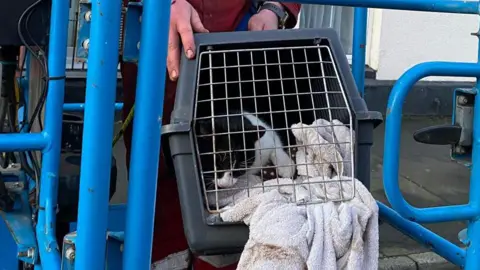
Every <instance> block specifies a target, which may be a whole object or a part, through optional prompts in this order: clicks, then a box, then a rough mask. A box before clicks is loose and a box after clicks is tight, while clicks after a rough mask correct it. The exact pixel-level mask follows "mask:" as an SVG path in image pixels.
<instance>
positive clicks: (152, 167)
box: [89, 0, 171, 269]
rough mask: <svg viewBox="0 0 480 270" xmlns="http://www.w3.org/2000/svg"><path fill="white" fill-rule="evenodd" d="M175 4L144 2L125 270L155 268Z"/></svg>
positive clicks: (154, 0)
mask: <svg viewBox="0 0 480 270" xmlns="http://www.w3.org/2000/svg"><path fill="white" fill-rule="evenodd" d="M170 4H171V1H170V0H144V1H143V15H142V36H141V40H140V55H139V72H138V84H137V92H136V98H135V100H136V104H138V106H137V107H136V108H135V116H134V122H133V138H132V154H131V159H130V160H131V161H130V175H129V178H130V181H129V185H128V205H127V221H126V231H125V249H124V256H123V268H124V269H150V265H151V251H152V239H153V225H154V215H155V199H156V190H157V177H158V162H159V156H160V128H161V125H162V113H163V98H164V82H165V77H166V63H167V43H168V29H169V23H170ZM89 68H90V66H89ZM159 82H160V85H161V86H160V87H158V86H159ZM153 85H155V86H157V87H152V86H153ZM127 162H128V161H127Z"/></svg>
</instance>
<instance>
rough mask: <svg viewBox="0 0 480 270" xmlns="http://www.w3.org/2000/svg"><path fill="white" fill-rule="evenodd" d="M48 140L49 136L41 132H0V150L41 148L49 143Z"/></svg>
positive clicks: (13, 150)
mask: <svg viewBox="0 0 480 270" xmlns="http://www.w3.org/2000/svg"><path fill="white" fill-rule="evenodd" d="M49 141H50V140H49V137H48V136H47V134H46V133H43V132H42V133H29V134H27V133H10V134H0V151H7V152H16V151H27V150H43V149H44V148H46V147H47V146H48V145H49Z"/></svg>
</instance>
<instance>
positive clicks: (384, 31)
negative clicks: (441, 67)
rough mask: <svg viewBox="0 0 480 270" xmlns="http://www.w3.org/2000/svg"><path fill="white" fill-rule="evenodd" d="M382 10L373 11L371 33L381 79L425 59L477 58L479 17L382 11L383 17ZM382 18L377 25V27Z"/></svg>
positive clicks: (394, 76)
mask: <svg viewBox="0 0 480 270" xmlns="http://www.w3.org/2000/svg"><path fill="white" fill-rule="evenodd" d="M378 11H379V10H373V11H371V12H370V14H369V15H370V16H369V17H371V18H370V20H369V24H370V25H371V27H370V29H369V30H370V31H373V33H372V32H370V33H369V42H370V44H368V48H370V51H369V55H367V57H368V58H367V59H368V61H370V62H373V65H374V66H373V68H375V69H377V79H378V80H396V79H398V77H399V76H400V75H402V74H403V73H404V72H405V71H406V70H407V69H408V68H410V67H412V66H414V65H415V64H418V63H421V62H425V61H457V62H458V61H462V62H475V61H476V57H477V42H478V40H477V37H475V36H472V35H471V33H472V32H476V31H477V30H478V16H475V15H459V14H442V13H429V12H413V11H397V10H381V11H380V14H381V15H380V16H381V18H380V19H379V13H378ZM376 12H377V14H376V16H375V15H374V13H376ZM372 15H373V16H372ZM372 20H373V22H372ZM379 21H380V23H377V27H375V26H373V24H375V23H376V22H379ZM378 24H380V25H381V26H378ZM375 29H376V30H375ZM379 31H380V33H378V32H379ZM375 37H376V38H375ZM372 59H373V61H372ZM375 60H376V61H375ZM427 80H463V81H465V80H469V81H470V80H473V79H472V78H436V77H429V78H427Z"/></svg>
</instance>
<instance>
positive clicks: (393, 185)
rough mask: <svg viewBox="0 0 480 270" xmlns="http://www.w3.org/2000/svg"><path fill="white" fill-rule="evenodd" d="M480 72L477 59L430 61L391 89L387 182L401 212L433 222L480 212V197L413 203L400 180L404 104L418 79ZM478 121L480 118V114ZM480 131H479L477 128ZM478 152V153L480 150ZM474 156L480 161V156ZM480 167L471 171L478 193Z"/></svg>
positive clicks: (385, 161) (390, 197)
mask: <svg viewBox="0 0 480 270" xmlns="http://www.w3.org/2000/svg"><path fill="white" fill-rule="evenodd" d="M478 75H480V65H479V64H476V63H450V62H427V63H422V64H418V65H416V66H414V67H412V68H411V69H409V70H408V71H407V72H405V73H404V74H403V75H402V76H401V77H400V78H399V79H398V80H397V82H396V83H395V86H394V87H393V89H392V91H391V93H390V97H389V100H388V106H387V113H386V124H385V149H384V155H383V157H384V158H383V177H384V179H383V183H384V187H385V193H386V195H387V198H388V200H389V202H390V203H391V205H392V207H393V209H395V210H396V211H397V212H398V213H399V214H400V215H401V216H403V217H405V218H407V219H409V220H412V221H416V222H420V223H433V222H446V221H454V220H468V219H472V218H475V217H478V216H479V215H480V207H479V201H477V200H479V199H478V198H477V199H475V200H474V201H473V204H472V203H471V204H469V205H455V206H442V207H433V208H425V209H420V208H416V207H413V206H411V205H410V204H408V203H407V202H406V201H405V199H404V198H403V196H402V194H401V191H400V186H399V182H398V174H399V157H400V130H401V128H402V127H401V124H402V106H403V103H404V101H405V98H406V96H407V94H408V92H409V91H410V89H411V88H412V87H413V85H414V84H415V83H416V82H417V81H419V80H420V79H422V78H425V77H428V76H452V77H476V76H478ZM479 104H480V103H479ZM476 107H477V106H476ZM479 109H480V108H479ZM479 109H476V110H479ZM479 115H480V114H479ZM476 121H480V120H479V119H478V117H477V119H476ZM479 125H480V122H479ZM477 132H479V131H478V130H477ZM477 135H478V134H477ZM479 136H480V135H479ZM476 138H477V139H476V140H477V141H476V142H475V146H478V144H479V143H480V142H478V140H479V139H480V137H476ZM477 152H478V151H477ZM477 152H476V153H475V155H479V154H480V153H477ZM474 158H476V159H477V160H479V162H480V159H478V158H479V157H478V156H475V157H474ZM479 169H480V168H479V167H477V169H472V174H471V175H472V178H471V182H472V185H473V186H472V189H471V190H470V193H471V194H475V195H474V196H478V194H479V193H480V190H479V187H478V185H479V184H475V179H474V178H473V177H475V176H477V177H478V174H477V173H479V171H478V170H479ZM475 192H479V193H475Z"/></svg>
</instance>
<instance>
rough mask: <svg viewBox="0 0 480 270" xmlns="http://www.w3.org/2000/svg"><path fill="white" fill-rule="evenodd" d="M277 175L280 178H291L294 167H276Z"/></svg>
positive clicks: (293, 173)
mask: <svg viewBox="0 0 480 270" xmlns="http://www.w3.org/2000/svg"><path fill="white" fill-rule="evenodd" d="M278 175H280V177H282V178H293V176H294V175H295V166H293V165H292V166H286V167H278Z"/></svg>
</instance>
